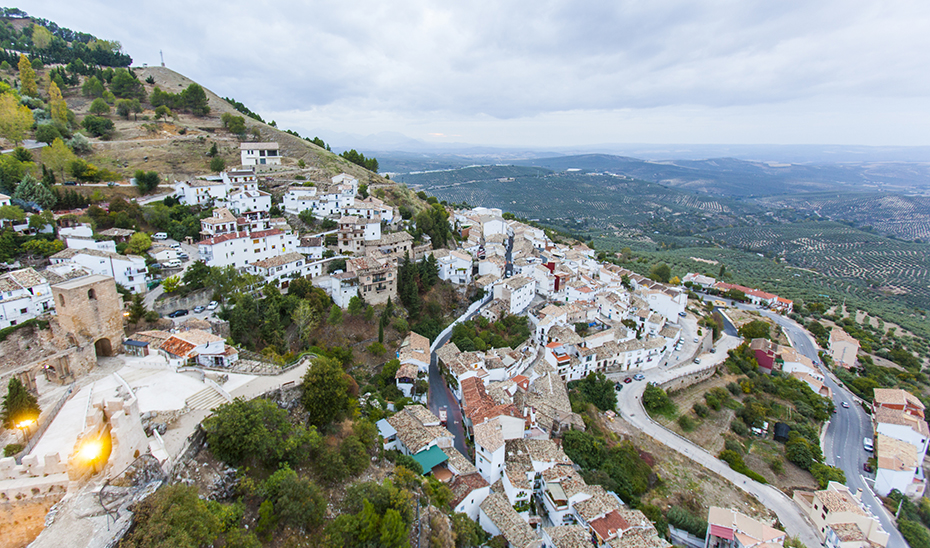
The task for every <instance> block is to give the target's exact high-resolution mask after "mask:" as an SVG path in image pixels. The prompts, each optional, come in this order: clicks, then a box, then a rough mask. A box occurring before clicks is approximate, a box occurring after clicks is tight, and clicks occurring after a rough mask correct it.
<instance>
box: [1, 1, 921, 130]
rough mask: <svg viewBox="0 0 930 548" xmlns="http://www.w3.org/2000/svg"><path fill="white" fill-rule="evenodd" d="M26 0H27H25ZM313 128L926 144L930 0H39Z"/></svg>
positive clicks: (46, 12) (74, 22)
mask: <svg viewBox="0 0 930 548" xmlns="http://www.w3.org/2000/svg"><path fill="white" fill-rule="evenodd" d="M9 5H10V6H13V5H16V4H9ZM18 7H20V8H22V9H24V10H25V11H27V12H28V13H29V14H30V15H33V16H37V17H44V18H47V19H51V20H53V21H55V22H57V23H58V24H59V25H62V26H65V27H69V28H71V29H74V30H80V31H85V32H90V33H92V34H94V35H96V36H98V37H100V38H107V39H114V40H119V41H120V42H121V43H122V44H123V47H124V50H125V51H126V52H127V53H129V54H130V55H131V56H132V57H133V60H134V64H138V65H141V64H142V63H149V64H157V63H158V62H159V57H158V52H159V50H164V54H165V62H166V64H167V66H168V67H169V68H171V69H174V70H176V71H178V72H180V73H182V74H184V75H185V76H188V77H190V78H192V79H194V80H196V81H197V82H199V83H201V84H203V85H204V86H206V87H208V88H209V89H211V90H212V91H214V92H215V93H217V94H219V95H220V96H231V97H235V98H236V99H238V100H240V101H242V102H243V103H245V104H246V105H247V106H249V107H250V108H251V109H252V110H254V111H256V112H258V113H260V114H261V115H262V116H263V117H264V118H265V119H266V120H270V119H274V120H276V121H277V122H278V126H279V127H282V128H292V129H296V130H297V131H299V132H301V134H307V133H310V132H312V131H314V130H321V131H329V132H342V133H354V134H360V135H368V134H373V133H379V132H399V133H402V134H405V135H407V136H409V137H412V138H415V139H420V140H424V141H428V142H466V143H475V144H485V145H521V146H560V145H572V146H579V145H586V144H598V143H734V144H751V143H761V144H803V143H815V144H864V145H930V131H928V128H930V66H928V65H930V63H928V60H930V55H928V52H930V2H927V1H926V0H914V1H905V0H901V1H895V0H882V1H880V2H879V1H875V0H867V1H863V0H817V1H813V2H812V1H810V0H803V1H796V0H781V1H772V0H764V1H752V0H733V1H699V0H683V1H675V0H667V1H663V0H658V1H656V0H638V1H600V2H597V1H595V2H586V1H578V0H576V1H573V2H569V1H546V0H533V1H507V0H503V1H502V0H497V1H483V2H482V1H468V0H459V1H455V2H439V1H432V2H430V1H426V0H379V1H370V0H361V1H353V0H341V1H302V2H297V1H286V0H282V1H277V2H260V1H255V0H251V1H245V0H223V1H214V0H184V1H180V0H159V1H158V2H154V1H149V0H134V1H126V0H80V1H75V0H67V1H65V0H49V1H44V0H39V1H34V2H26V4H25V5H18Z"/></svg>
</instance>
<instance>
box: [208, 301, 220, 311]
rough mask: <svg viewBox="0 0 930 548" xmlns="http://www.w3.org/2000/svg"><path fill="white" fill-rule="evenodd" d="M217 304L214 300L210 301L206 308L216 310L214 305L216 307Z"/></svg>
mask: <svg viewBox="0 0 930 548" xmlns="http://www.w3.org/2000/svg"><path fill="white" fill-rule="evenodd" d="M219 305H220V303H218V302H216V301H210V304H208V305H207V310H216V307H218V306H219Z"/></svg>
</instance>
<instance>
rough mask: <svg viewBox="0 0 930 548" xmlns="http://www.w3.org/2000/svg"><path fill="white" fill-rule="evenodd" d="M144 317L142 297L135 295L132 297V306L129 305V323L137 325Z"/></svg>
mask: <svg viewBox="0 0 930 548" xmlns="http://www.w3.org/2000/svg"><path fill="white" fill-rule="evenodd" d="M143 317H145V301H143V300H142V295H140V294H139V293H136V294H135V295H133V296H132V304H131V305H129V323H138V322H139V320H141V319H142V318H143Z"/></svg>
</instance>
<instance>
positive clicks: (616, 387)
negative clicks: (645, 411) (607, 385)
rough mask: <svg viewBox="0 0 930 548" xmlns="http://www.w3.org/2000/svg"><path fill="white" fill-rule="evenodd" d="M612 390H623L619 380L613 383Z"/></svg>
mask: <svg viewBox="0 0 930 548" xmlns="http://www.w3.org/2000/svg"><path fill="white" fill-rule="evenodd" d="M614 390H616V391H617V392H619V391H621V390H623V385H622V384H620V383H619V382H617V383H614Z"/></svg>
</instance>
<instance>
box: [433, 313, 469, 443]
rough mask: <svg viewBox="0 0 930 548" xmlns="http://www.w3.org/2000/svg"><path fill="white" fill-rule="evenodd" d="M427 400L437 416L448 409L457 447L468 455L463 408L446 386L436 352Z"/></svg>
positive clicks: (448, 335) (448, 425) (445, 340)
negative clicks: (442, 410) (440, 411)
mask: <svg viewBox="0 0 930 548" xmlns="http://www.w3.org/2000/svg"><path fill="white" fill-rule="evenodd" d="M451 334H452V333H451V331H450V332H449V334H447V335H446V336H445V337H442V338H441V339H440V342H439V344H438V345H436V348H442V345H444V344H446V342H448V341H449V337H450V336H451ZM427 401H428V405H427V407H428V408H429V410H430V411H432V412H433V413H435V414H436V415H437V416H438V415H439V409H440V408H442V407H445V408H446V409H448V411H449V415H448V416H447V417H446V421H447V426H446V428H448V429H449V431H450V432H452V434H453V435H454V436H455V448H456V449H458V450H459V451H461V452H462V454H463V455H465V456H468V448H467V447H466V446H465V427H464V425H463V424H462V408H461V407H459V403H458V401H457V400H456V399H455V396H454V395H453V394H452V391H451V390H449V387H448V386H446V381H445V379H443V377H442V375H441V374H440V372H439V360H438V359H437V358H436V353H435V352H432V353H431V354H430V363H429V396H428V400H427Z"/></svg>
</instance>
